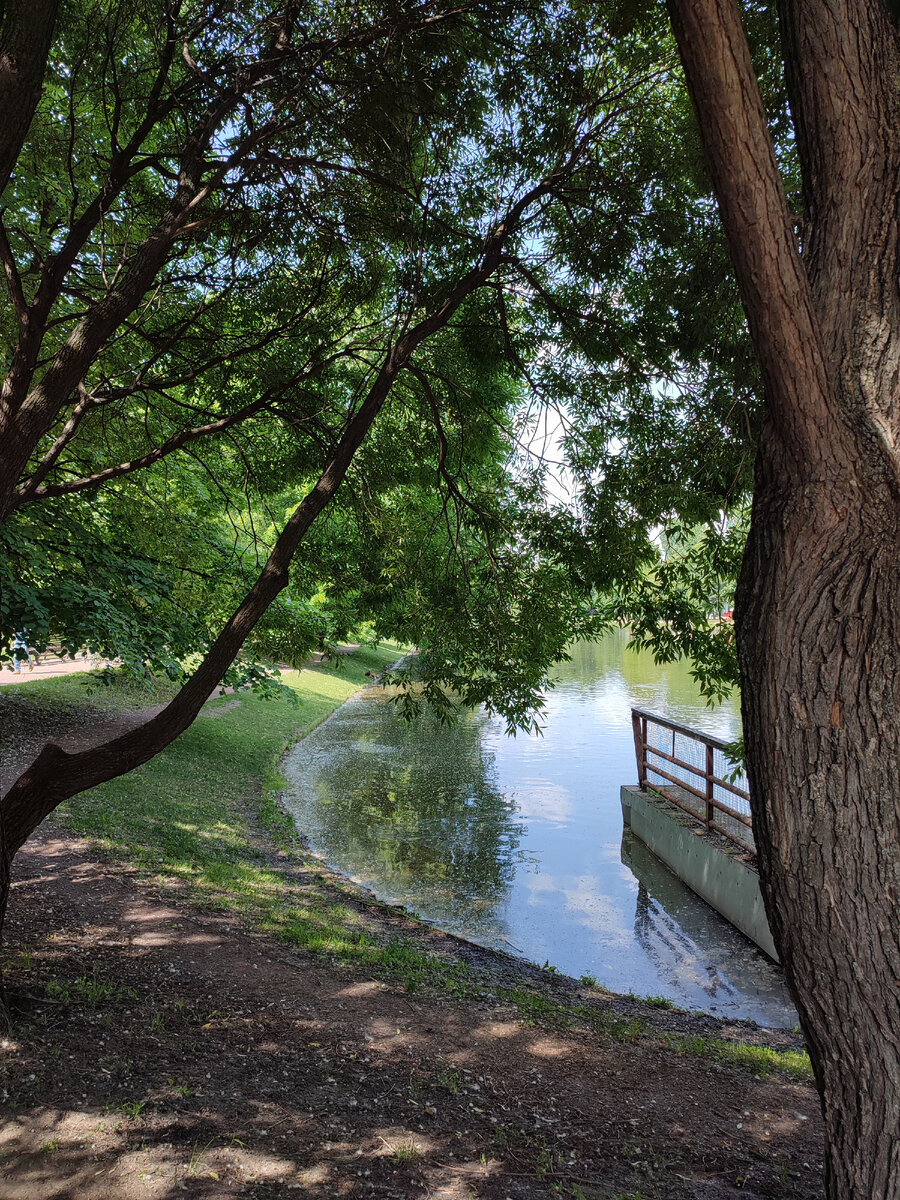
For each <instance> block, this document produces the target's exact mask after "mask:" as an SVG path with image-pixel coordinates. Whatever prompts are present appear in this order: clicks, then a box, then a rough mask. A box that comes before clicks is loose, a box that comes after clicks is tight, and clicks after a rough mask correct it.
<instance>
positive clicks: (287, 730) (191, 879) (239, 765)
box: [40, 642, 402, 958]
mask: <svg viewBox="0 0 900 1200" xmlns="http://www.w3.org/2000/svg"><path fill="white" fill-rule="evenodd" d="M401 654H402V649H401V648H400V647H399V646H397V645H395V644H393V643H390V642H383V643H381V644H380V645H379V646H378V647H377V648H373V647H364V648H361V649H360V650H358V651H356V652H355V653H354V654H352V655H347V656H346V657H345V658H343V659H342V660H340V662H339V663H337V664H334V663H326V664H323V665H321V666H318V667H314V668H310V669H305V670H302V671H291V672H286V673H285V675H284V682H285V684H286V685H287V686H288V687H289V688H291V689H292V691H293V692H294V693H295V694H296V697H297V699H298V701H299V705H295V704H292V703H290V701H288V700H263V699H261V698H259V697H258V696H254V695H252V694H248V693H241V694H238V695H235V696H223V697H218V698H216V699H213V700H211V701H209V702H208V703H207V704H206V706H205V708H204V711H203V713H202V714H201V715H200V716H199V717H198V718H197V720H196V721H195V722H194V724H193V725H192V726H191V728H190V729H188V730H187V731H186V732H185V733H184V734H183V735H182V736H181V737H180V738H179V739H178V740H177V741H176V742H174V743H173V744H172V745H171V746H169V747H168V749H167V750H165V751H164V752H163V753H162V754H159V755H157V756H156V758H154V759H152V760H151V761H150V762H148V763H146V764H145V765H144V766H142V767H140V768H138V769H137V770H135V771H132V772H131V773H130V774H128V775H124V776H121V777H120V778H118V779H113V780H111V781H110V782H109V783H106V784H104V785H102V786H101V787H98V788H95V789H93V790H92V791H90V792H85V793H84V794H82V795H80V796H76V797H75V798H74V799H73V800H71V801H69V802H68V803H67V804H66V805H64V806H63V807H62V808H61V809H60V810H59V811H58V813H57V819H58V820H59V821H61V822H62V823H63V824H65V826H66V827H67V828H68V829H70V830H71V831H72V832H73V833H76V834H79V835H81V836H83V837H87V838H90V839H91V841H92V842H94V843H95V844H96V845H98V846H99V847H100V848H102V849H103V850H104V851H105V852H106V853H107V854H109V855H110V856H112V857H113V858H116V859H119V860H123V861H126V862H129V863H132V864H134V865H135V866H137V867H138V868H139V869H140V870H141V871H142V872H144V873H146V874H149V875H151V876H152V877H153V878H154V879H155V880H156V882H158V883H159V884H161V885H163V886H164V887H165V888H167V889H170V890H173V889H174V890H176V891H178V892H181V893H182V894H183V895H184V896H185V898H189V899H190V900H192V901H193V902H195V903H199V904H201V905H202V906H203V907H205V908H208V909H219V910H222V911H236V912H239V913H240V914H241V915H242V916H243V917H244V918H245V919H247V920H248V921H249V922H250V923H251V924H252V925H254V926H255V927H257V928H259V929H261V930H264V931H265V932H268V933H273V934H276V935H277V936H279V937H281V938H283V939H284V940H286V941H289V942H291V943H293V944H295V945H301V946H304V947H307V948H309V949H312V950H324V951H328V952H330V953H332V954H334V955H336V956H338V957H351V958H355V957H363V958H371V957H373V956H374V955H376V954H377V947H376V946H375V945H374V943H373V942H372V941H371V939H370V938H369V937H367V935H366V934H365V932H364V930H362V929H361V928H359V922H358V919H357V914H355V913H353V912H351V911H350V910H349V909H347V908H346V907H344V906H341V905H336V904H335V903H334V902H333V900H332V899H330V898H329V897H326V895H325V894H324V891H323V889H322V887H321V875H322V873H321V869H320V867H319V864H318V860H316V859H314V858H313V857H312V856H311V855H308V854H306V853H305V852H304V850H303V849H302V847H301V846H300V845H299V843H298V841H297V839H296V837H295V834H294V829H293V825H292V822H291V821H290V818H289V817H288V816H287V815H286V814H285V813H284V811H283V810H282V809H281V807H280V805H279V804H278V792H279V790H280V788H281V786H282V783H283V780H282V776H281V774H280V771H279V766H278V763H279V759H280V758H281V755H282V754H283V753H284V751H285V749H286V748H287V747H288V746H290V745H291V744H292V743H293V742H294V741H296V740H298V739H299V738H301V737H303V736H304V735H305V734H306V733H308V732H309V731H310V730H311V729H313V728H315V726H316V725H318V724H319V723H320V722H321V721H323V720H324V719H325V718H326V717H327V716H329V715H330V714H331V713H332V712H334V710H335V709H336V708H338V707H339V706H340V705H341V704H343V703H344V701H345V700H347V699H348V698H349V697H350V696H352V695H353V694H354V692H356V691H358V690H359V689H360V688H361V687H364V686H365V685H366V684H367V683H369V682H371V680H370V676H371V675H373V674H375V673H377V672H378V671H380V670H382V669H383V668H384V667H386V666H388V665H389V664H390V663H392V662H394V661H396V659H397V658H398V657H400V655H401ZM57 682H58V683H59V684H60V685H63V686H60V688H59V694H60V695H61V696H64V697H65V698H66V699H67V700H68V699H70V698H71V697H72V695H73V694H74V692H73V684H72V679H71V678H69V679H65V680H62V679H61V680H59V681H56V680H48V681H46V682H44V683H42V684H41V685H40V686H41V688H42V690H45V691H46V693H47V694H48V698H49V695H50V694H52V690H53V689H52V685H53V684H56V683H57ZM75 686H77V685H75ZM95 698H99V699H100V700H101V701H102V702H103V703H104V705H105V706H106V708H107V709H109V708H111V707H114V705H115V703H116V699H117V698H116V695H115V689H113V691H112V692H110V691H109V690H107V689H104V690H103V691H101V692H100V693H95V694H94V695H92V696H91V697H90V700H91V702H92V703H93V701H94V699H95ZM119 699H120V702H121V700H122V699H124V697H120V698H119ZM128 699H129V700H130V702H132V703H133V698H131V697H129V698H128ZM156 699H157V702H158V699H159V698H156Z"/></svg>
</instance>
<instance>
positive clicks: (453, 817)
mask: <svg viewBox="0 0 900 1200" xmlns="http://www.w3.org/2000/svg"><path fill="white" fill-rule="evenodd" d="M626 642H627V636H626V635H625V634H613V635H610V636H609V637H608V638H605V639H604V640H603V641H602V642H598V643H596V644H579V645H576V646H575V647H573V649H572V651H571V653H572V661H571V662H570V663H566V664H563V665H562V666H561V667H559V668H557V672H556V674H557V678H558V684H557V686H556V688H555V689H553V690H552V691H550V693H549V694H548V696H547V706H546V710H545V722H544V733H543V736H531V737H526V736H522V735H519V737H517V738H510V737H507V736H506V734H505V733H504V729H503V725H502V723H501V722H499V721H496V720H492V719H490V718H488V717H487V716H486V715H485V714H484V713H483V712H474V713H471V714H469V715H468V716H467V717H465V718H464V719H462V720H461V721H459V722H458V723H457V724H456V725H454V726H452V727H451V728H449V729H448V728H445V727H442V726H441V725H440V724H439V723H438V722H437V721H436V720H434V718H432V717H431V716H429V715H427V714H426V715H423V716H422V717H421V718H420V719H419V720H417V721H415V722H413V723H412V724H410V725H406V724H404V722H403V721H401V720H400V718H399V717H398V716H397V715H396V711H395V709H394V707H393V706H392V705H391V704H390V702H389V701H390V693H389V692H388V691H386V690H385V689H382V688H370V689H369V690H368V691H366V692H364V693H363V694H362V695H361V696H358V697H356V698H355V699H354V700H351V701H350V702H349V703H348V704H345V705H344V707H343V708H341V709H339V710H338V711H337V713H335V715H334V716H333V717H331V718H330V719H329V720H328V721H326V722H325V724H324V725H321V726H319V728H318V729H317V730H315V731H314V732H313V733H311V734H310V735H309V736H308V737H307V738H306V739H304V741H302V742H301V743H299V745H298V746H297V747H296V748H295V749H294V750H293V751H292V752H291V753H290V754H289V756H288V758H287V759H286V766H285V774H286V777H287V780H288V785H287V789H286V793H285V801H286V804H287V807H288V808H289V809H290V811H291V812H292V813H293V815H294V818H295V820H296V823H297V826H298V828H299V829H300V831H301V832H302V833H304V834H305V835H306V836H307V838H308V839H309V843H310V846H311V848H312V849H313V850H315V851H316V852H318V853H319V854H322V855H323V856H324V857H325V858H326V859H327V860H328V861H329V862H330V863H331V864H332V865H333V866H335V867H337V868H338V869H339V870H341V871H343V872H344V873H346V874H348V875H351V876H352V877H353V878H355V879H358V880H360V881H361V882H363V883H365V884H367V885H368V886H370V887H371V888H373V889H374V891H375V892H376V893H377V894H378V895H379V896H381V897H382V898H384V899H388V900H392V901H395V902H397V903H401V904H405V905H407V906H408V907H409V908H410V909H412V910H413V911H415V912H416V913H418V914H419V915H420V916H422V917H423V918H425V919H426V920H428V921H431V922H433V923H434V924H436V925H439V926H441V927H442V928H445V929H449V930H452V931H453V932H454V933H459V934H462V935H463V936H465V937H469V938H472V939H473V940H475V941H480V942H483V943H484V944H486V945H490V946H495V947H498V948H502V949H506V950H514V951H517V952H518V953H520V954H523V955H524V956H525V957H527V958H529V959H532V960H533V961H535V962H538V963H544V962H547V963H549V964H551V965H552V966H555V967H557V968H558V969H559V970H561V971H564V972H566V973H567V974H569V975H574V976H581V975H593V976H594V977H595V978H596V979H597V981H598V982H599V983H602V984H604V985H605V986H607V987H609V988H612V989H613V990H615V991H619V992H627V991H634V992H637V993H639V994H642V995H663V996H668V997H670V998H671V999H672V1000H674V1001H675V1002H676V1003H677V1004H680V1005H683V1006H685V1007H690V1008H697V1009H704V1010H706V1011H708V1012H713V1013H716V1014H718V1015H720V1016H731V1017H750V1018H752V1019H753V1020H756V1021H759V1022H760V1023H764V1024H768V1025H793V1024H794V1023H795V1022H796V1019H797V1018H796V1015H795V1013H794V1010H793V1008H792V1007H791V1003H790V999H789V997H788V994H787V990H786V988H785V986H784V982H783V977H782V974H781V971H780V970H779V968H778V967H777V966H776V965H775V964H774V963H772V962H771V961H770V960H769V959H768V958H766V956H765V955H764V954H762V953H761V951H759V950H757V949H756V947H755V946H754V945H753V943H752V942H750V941H748V940H747V939H746V938H745V937H744V936H743V935H742V934H740V933H738V932H737V930H735V929H734V928H733V927H732V926H731V925H729V924H728V922H727V921H724V920H723V919H722V918H721V917H719V915H718V914H717V913H716V912H714V911H713V910H712V909H711V908H709V907H708V906H707V905H706V904H704V903H703V901H702V900H700V899H699V898H698V897H696V896H695V895H694V894H693V892H691V891H690V890H689V889H688V888H686V887H685V886H684V884H682V883H681V882H680V881H679V880H678V879H677V878H676V877H675V876H674V875H672V874H671V872H669V871H668V870H667V868H666V867H665V866H664V865H663V864H662V863H661V862H660V861H659V859H657V858H656V857H655V856H654V855H652V854H651V853H650V852H649V851H648V850H647V849H646V847H645V846H644V845H643V843H641V842H639V841H638V840H637V839H635V838H633V837H632V835H631V834H630V833H629V832H626V831H623V828H622V810H621V806H620V803H619V788H620V786H621V785H622V784H623V783H631V782H633V781H634V780H635V778H636V775H637V772H636V768H635V762H634V743H633V740H632V734H631V714H630V709H631V707H632V705H639V706H640V707H643V708H648V709H650V710H651V711H654V712H658V713H661V714H666V715H668V716H670V717H672V718H674V719H676V720H679V721H683V722H684V723H685V724H688V725H692V726H694V727H696V728H698V729H703V730H705V731H706V732H707V733H711V734H714V735H716V736H717V737H723V738H726V739H731V738H734V737H736V736H737V734H738V732H739V715H738V711H737V705H736V703H731V704H725V705H722V706H721V707H719V708H717V709H714V710H710V709H708V708H706V706H705V705H704V703H703V701H702V700H701V699H700V697H699V694H698V692H697V688H696V685H695V684H694V682H693V680H692V679H691V677H690V673H689V666H688V664H687V663H676V664H672V665H669V666H657V665H656V664H655V663H654V662H653V659H652V657H651V656H650V655H649V654H644V653H635V652H634V651H631V650H626Z"/></svg>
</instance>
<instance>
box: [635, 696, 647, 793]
mask: <svg viewBox="0 0 900 1200" xmlns="http://www.w3.org/2000/svg"><path fill="white" fill-rule="evenodd" d="M631 732H632V733H633V735H634V757H635V761H636V762H637V772H638V786H639V787H641V788H643V786H644V784H645V783H646V782H647V750H646V744H647V718H646V717H641V716H639V715H638V714H637V713H636V712H635V710H634V709H632V710H631Z"/></svg>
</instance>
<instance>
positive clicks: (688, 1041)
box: [665, 1033, 813, 1084]
mask: <svg viewBox="0 0 900 1200" xmlns="http://www.w3.org/2000/svg"><path fill="white" fill-rule="evenodd" d="M665 1042H666V1045H667V1046H668V1047H669V1048H670V1049H671V1050H676V1051H677V1052H678V1053H679V1054H691V1055H696V1056H697V1057H698V1058H713V1059H716V1060H717V1061H718V1062H722V1063H727V1064H729V1065H730V1066H733V1067H744V1068H746V1069H748V1070H750V1071H753V1072H754V1074H756V1075H760V1076H768V1075H780V1076H782V1077H783V1078H785V1079H792V1080H794V1081H795V1082H796V1083H809V1084H811V1083H812V1082H813V1071H812V1065H811V1063H810V1061H809V1055H808V1054H807V1053H806V1051H805V1050H775V1049H773V1048H772V1047H771V1046H755V1045H751V1044H750V1043H748V1042H726V1041H724V1040H723V1039H721V1038H713V1037H703V1036H701V1035H698V1034H675V1033H670V1034H667V1035H666V1037H665Z"/></svg>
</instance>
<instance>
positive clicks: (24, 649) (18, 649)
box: [12, 629, 34, 671]
mask: <svg viewBox="0 0 900 1200" xmlns="http://www.w3.org/2000/svg"><path fill="white" fill-rule="evenodd" d="M27 633H28V630H27V629H23V630H22V631H21V633H14V634H13V644H12V652H13V668H12V669H13V670H14V671H21V670H22V659H23V658H24V660H25V662H27V663H28V670H29V671H33V670H34V663H33V662H32V661H31V651H30V650H29V649H28V641H27V638H26V636H25V635H26V634H27Z"/></svg>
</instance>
